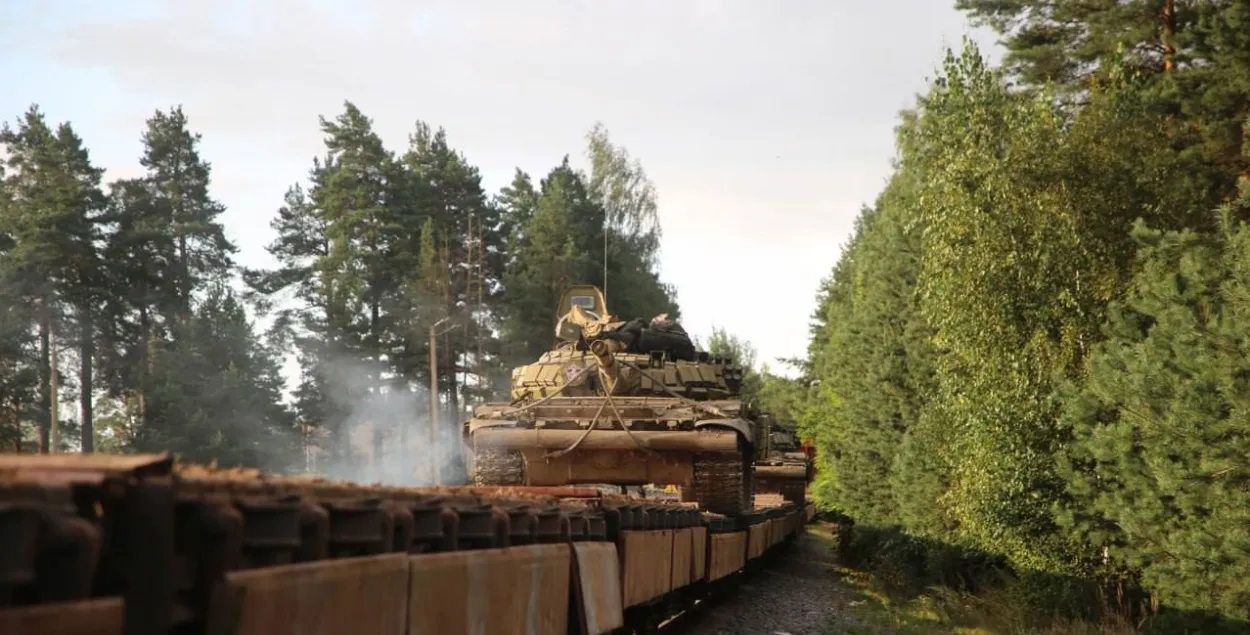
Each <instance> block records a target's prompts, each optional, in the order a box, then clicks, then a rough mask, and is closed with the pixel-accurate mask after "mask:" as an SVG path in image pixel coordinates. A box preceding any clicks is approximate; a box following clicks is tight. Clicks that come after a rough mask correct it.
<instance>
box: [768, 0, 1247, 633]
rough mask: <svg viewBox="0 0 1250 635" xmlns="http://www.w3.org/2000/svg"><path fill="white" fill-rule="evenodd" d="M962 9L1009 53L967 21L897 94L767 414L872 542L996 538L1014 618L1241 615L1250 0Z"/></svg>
mask: <svg viewBox="0 0 1250 635" xmlns="http://www.w3.org/2000/svg"><path fill="white" fill-rule="evenodd" d="M956 6H957V7H958V8H959V9H961V10H963V11H965V12H966V13H967V14H968V15H969V16H970V17H971V18H973V20H974V21H975V22H977V23H979V24H982V25H985V26H989V27H991V28H993V29H994V30H996V31H997V32H998V34H999V35H1000V36H1001V37H1002V42H1003V44H1004V46H1005V48H1006V57H1005V59H1004V63H1003V66H1002V67H993V66H991V65H990V64H989V63H987V62H986V61H985V59H984V58H983V57H982V55H981V54H980V52H979V51H978V50H977V49H976V47H975V46H973V45H972V44H970V43H967V42H965V47H964V50H963V51H962V52H949V53H948V56H947V59H946V60H945V63H944V65H943V67H942V70H941V72H939V73H938V75H937V77H936V79H934V80H933V81H932V82H931V85H930V87H929V89H928V91H927V93H925V94H924V95H923V96H921V97H920V98H919V99H918V100H917V103H916V105H915V107H914V108H912V109H910V110H908V111H905V112H904V113H903V114H902V116H901V117H900V123H899V125H898V128H897V140H896V153H897V154H896V159H895V165H894V173H893V175H892V177H891V178H890V180H889V181H888V184H887V185H886V187H885V189H884V191H883V192H882V193H881V194H880V196H879V197H878V198H877V199H876V201H875V202H874V203H873V204H872V205H869V206H865V208H864V209H863V211H862V213H861V214H860V217H859V219H858V222H857V225H856V228H855V232H854V235H853V236H852V238H851V239H850V240H849V241H848V242H847V243H846V245H845V246H844V248H843V250H842V253H841V255H840V259H839V261H838V263H837V265H836V266H835V267H834V269H833V271H832V272H831V275H830V276H829V277H828V278H827V279H826V281H825V283H824V285H823V289H822V290H821V292H820V294H819V296H818V302H819V308H818V310H817V311H816V312H815V314H814V315H813V322H812V339H811V343H810V346H809V350H808V356H807V358H806V360H805V366H804V377H803V378H802V379H801V380H797V381H791V382H783V385H780V386H773V387H772V390H773V394H774V397H773V401H772V402H771V403H772V405H773V408H774V409H775V410H778V411H783V412H785V413H786V414H785V416H787V417H790V418H793V419H796V420H798V421H799V422H800V425H801V429H802V430H803V431H804V433H805V434H806V435H807V436H809V437H811V438H813V439H814V440H815V443H816V445H817V456H818V459H819V470H820V477H819V480H818V482H817V483H816V484H815V487H814V491H815V495H816V496H817V498H818V499H819V501H820V502H821V504H822V505H823V506H824V507H825V508H827V509H831V510H836V511H837V512H838V513H839V514H842V515H844V516H845V517H846V518H848V522H851V521H853V523H854V525H855V529H854V530H853V532H854V533H855V534H856V535H859V536H869V535H872V534H874V532H876V533H875V535H878V536H893V538H885V539H883V540H882V541H881V542H878V543H875V544H865V545H863V547H864V549H865V552H866V553H870V554H872V553H875V555H873V556H872V557H873V558H877V560H876V562H878V563H882V562H885V560H884V559H888V557H889V554H890V553H893V554H894V555H896V556H898V559H899V560H898V561H899V562H902V563H904V564H900V565H899V566H901V567H903V568H904V569H906V570H909V571H912V572H914V573H916V574H917V575H919V576H921V577H922V578H924V579H926V580H962V581H963V583H964V584H968V581H969V580H972V579H975V572H974V571H973V568H974V567H973V565H972V564H969V565H968V567H970V568H965V569H960V566H961V565H957V563H959V562H962V561H963V560H961V559H962V558H963V557H964V556H965V555H968V554H982V556H984V557H988V558H990V559H999V560H1001V561H1003V562H1005V563H1007V564H1008V565H1009V568H1010V569H1011V571H1013V572H1014V575H1015V576H1016V579H1017V581H1016V583H1015V586H1013V587H1012V589H1013V593H1016V595H1014V596H1013V598H1014V600H1013V602H1014V603H1016V604H1018V605H1019V606H1021V607H1025V608H1026V609H1027V611H1025V613H1022V614H1027V615H1028V618H1027V619H1028V623H1030V624H1034V625H1035V626H1036V629H1037V630H1036V631H1032V630H1028V629H1027V628H1026V629H1025V630H1028V632H1052V631H1049V630H1045V628H1047V627H1046V626H1045V624H1046V623H1047V621H1048V620H1050V619H1052V618H1053V617H1055V616H1075V617H1092V616H1096V615H1099V614H1102V615H1103V616H1104V617H1107V616H1117V619H1121V620H1124V621H1125V622H1126V623H1128V624H1129V625H1130V626H1133V625H1136V624H1143V623H1144V624H1146V625H1147V627H1149V628H1157V629H1158V631H1159V632H1196V631H1193V630H1186V629H1193V628H1200V629H1203V630H1202V632H1216V631H1218V630H1219V629H1220V628H1230V629H1231V630H1232V631H1234V632H1244V629H1245V628H1247V627H1248V624H1250V622H1248V620H1250V582H1247V580H1250V469H1247V467H1246V466H1247V456H1250V402H1248V401H1247V399H1248V396H1250V391H1248V390H1247V388H1248V387H1250V384H1248V383H1247V381H1248V378H1250V227H1248V226H1247V221H1248V220H1250V1H1247V0H1218V1H1214V2H1186V1H1183V0H1157V1H1146V0H1134V1H1131V2H1116V3H1093V4H1090V3H1087V2H1077V1H1075V0H1058V1H1049V0H1048V1H1045V2H1043V1H1042V0H1007V1H1002V0H958V2H957V3H956ZM809 386H812V387H809ZM934 545H944V546H945V547H943V548H942V549H937V548H935V547H934ZM961 554H963V555H961ZM973 561H975V562H979V563H981V564H984V563H985V562H987V560H985V559H984V558H981V559H975V558H974V559H972V560H968V561H967V562H968V563H972V562H973ZM976 566H980V565H976ZM926 576H927V577H926ZM972 586H976V585H975V584H972ZM1186 616H1187V617H1186ZM1181 617H1186V619H1189V618H1193V619H1196V620H1198V621H1197V622H1189V623H1186V624H1188V625H1182V622H1177V621H1169V620H1173V619H1178V620H1179V619H1181ZM1195 624H1196V625H1197V626H1195ZM1238 629H1242V630H1238ZM1022 632H1023V631H1022Z"/></svg>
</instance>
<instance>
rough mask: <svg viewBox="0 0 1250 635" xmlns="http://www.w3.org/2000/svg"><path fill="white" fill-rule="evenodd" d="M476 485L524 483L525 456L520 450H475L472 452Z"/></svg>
mask: <svg viewBox="0 0 1250 635" xmlns="http://www.w3.org/2000/svg"><path fill="white" fill-rule="evenodd" d="M473 482H474V483H475V484H477V485H524V484H525V457H524V456H522V455H521V452H520V450H494V449H491V450H486V449H483V450H477V451H476V452H474V453H473Z"/></svg>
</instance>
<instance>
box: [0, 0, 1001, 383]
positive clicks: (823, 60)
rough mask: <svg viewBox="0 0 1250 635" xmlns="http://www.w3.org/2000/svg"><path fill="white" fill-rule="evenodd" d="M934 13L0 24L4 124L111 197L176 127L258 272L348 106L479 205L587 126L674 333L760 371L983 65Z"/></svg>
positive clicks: (285, 17)
mask: <svg viewBox="0 0 1250 635" xmlns="http://www.w3.org/2000/svg"><path fill="white" fill-rule="evenodd" d="M953 4H954V2H953V0H877V1H874V2H864V1H862V0H861V1H855V2H852V1H850V0H774V1H771V2H765V1H763V0H758V1H757V0H750V1H748V0H724V1H715V0H685V1H680V2H678V1H674V0H633V1H623V0H621V1H618V0H597V1H591V0H526V1H525V2H516V1H515V0H460V1H458V2H437V1H419V0H408V1H404V0H353V1H351V2H347V1H346V0H252V1H250V2H244V1H238V0H211V1H210V0H166V1H165V2H158V1H155V0H147V1H142V0H112V1H110V2H99V1H98V0H95V1H91V2H88V1H82V0H56V1H55V2H40V1H39V0H0V78H3V86H4V88H3V90H2V91H0V117H3V119H5V120H7V121H11V122H12V121H15V120H16V119H17V117H18V116H19V115H20V114H21V113H22V112H23V111H24V110H25V109H26V108H27V107H29V106H30V105H31V104H32V103H37V104H39V106H40V107H41V109H42V110H43V111H44V112H45V113H46V115H47V116H48V118H49V119H50V120H51V121H53V122H59V121H70V122H71V123H72V124H73V125H74V128H75V130H76V131H77V132H78V134H79V135H80V136H82V137H83V139H84V140H85V142H86V143H87V146H88V147H89V148H90V150H91V152H92V159H93V161H94V162H95V163H96V164H97V165H100V166H103V167H106V168H107V170H108V171H107V172H106V179H108V180H112V179H115V178H122V177H128V176H136V175H138V174H139V173H140V172H141V168H140V167H139V165H138V157H139V156H140V153H141V143H140V135H141V132H142V130H143V127H144V120H145V119H146V118H148V117H149V116H151V115H152V113H153V112H154V111H155V110H156V109H167V108H169V107H172V106H175V105H181V106H182V107H183V109H184V111H185V113H186V114H187V116H188V117H189V119H190V124H191V126H192V128H194V129H195V131H197V132H199V133H201V134H202V135H203V141H202V145H201V151H202V154H203V156H204V157H205V158H206V159H207V160H208V161H209V162H211V164H212V166H213V194H214V195H215V197H216V198H217V199H218V200H220V201H221V202H222V203H224V204H225V205H226V206H227V208H228V211H227V213H226V214H225V215H224V218H223V223H224V224H225V226H226V230H227V232H228V235H229V236H230V237H231V238H232V239H233V240H234V241H235V243H236V244H237V245H238V246H239V248H240V253H239V255H238V260H239V261H240V263H241V264H244V265H246V266H253V267H254V266H265V265H268V264H271V263H272V260H271V259H270V257H269V256H268V254H267V253H266V252H265V245H266V244H268V243H269V242H270V241H271V240H272V238H273V236H274V234H273V232H272V230H271V229H270V228H269V221H270V219H271V218H272V217H273V216H274V214H275V212H276V210H277V208H278V207H279V205H280V204H281V202H282V196H283V193H284V192H285V191H286V190H287V188H288V187H289V186H291V185H292V184H294V183H297V182H301V181H302V180H303V179H304V178H305V177H306V175H307V172H308V169H309V167H310V166H311V163H312V158H313V157H314V156H317V155H319V154H321V152H322V135H321V133H320V131H319V129H318V116H319V115H325V116H327V117H333V116H334V115H336V114H338V113H339V112H341V111H342V108H343V103H344V100H350V101H352V102H353V103H355V104H356V105H357V106H358V107H360V108H361V110H362V111H364V113H365V114H366V115H368V116H369V117H371V118H372V119H373V121H374V124H375V128H376V130H377V131H378V132H379V134H380V135H381V136H382V138H383V140H384V141H385V142H386V143H387V144H388V145H389V147H390V148H391V149H392V150H396V151H402V150H404V149H405V148H406V146H407V138H408V134H409V132H410V131H411V130H412V129H413V127H414V124H415V122H417V121H418V120H420V121H425V122H427V123H429V124H431V125H433V126H435V127H438V126H442V127H444V128H445V129H446V131H447V135H448V139H449V142H450V143H451V145H452V146H453V147H455V148H457V149H458V150H460V151H461V152H463V153H464V154H465V156H466V157H467V158H468V159H469V161H470V162H472V163H474V164H475V165H477V166H478V167H479V168H480V170H481V172H482V175H483V181H484V185H485V186H486V187H487V189H488V190H489V191H497V190H498V188H499V187H502V186H503V185H506V184H507V182H508V181H510V180H511V178H512V175H513V172H514V171H515V169H516V168H518V167H519V168H521V169H523V170H525V171H527V172H529V173H530V174H531V175H532V176H534V177H535V178H536V179H537V178H540V177H541V176H543V175H545V174H546V172H547V171H548V170H550V169H551V168H552V167H554V166H555V165H557V164H558V163H559V162H560V160H561V159H562V158H563V156H564V155H566V154H567V155H570V159H571V160H572V161H573V162H574V163H575V164H579V165H583V164H584V163H583V152H584V148H585V134H586V133H587V132H588V131H589V130H590V129H591V127H592V126H593V125H594V124H595V123H596V122H602V123H603V124H604V125H605V126H606V127H607V129H608V130H609V133H610V136H611V139H612V141H613V142H614V143H616V144H618V145H622V146H624V147H625V148H626V149H627V150H628V151H629V153H630V154H631V155H632V156H633V157H635V158H637V159H638V160H640V161H641V163H642V165H643V167H644V169H645V170H646V172H647V174H648V176H649V177H650V178H651V180H652V181H653V182H654V183H655V186H656V189H657V192H658V199H659V217H660V222H661V226H662V228H663V232H664V234H663V241H662V245H661V254H660V267H661V278H662V279H663V280H664V281H665V282H668V283H671V284H674V285H675V286H676V288H677V292H678V301H679V303H680V305H681V310H682V315H683V324H684V326H685V327H686V329H687V330H688V331H690V332H691V333H693V334H695V335H698V336H701V337H703V338H706V336H707V334H708V333H710V331H711V329H712V327H713V326H718V327H721V328H724V329H727V330H728V331H729V332H731V333H733V334H735V335H737V336H739V337H741V338H744V339H746V340H748V341H750V342H751V343H752V344H753V345H754V346H755V348H756V349H757V351H758V358H759V360H760V361H762V362H765V363H768V364H769V365H770V366H773V367H774V368H775V361H774V360H775V359H777V358H784V357H802V356H803V355H804V352H805V350H806V347H807V341H808V335H809V334H808V323H809V320H810V317H811V314H812V312H813V310H814V309H815V297H816V292H817V290H818V288H819V286H820V283H821V280H822V278H824V277H825V276H826V275H828V273H829V272H830V271H831V269H832V267H833V265H834V263H835V262H836V261H837V258H838V254H839V251H840V249H841V247H842V245H843V244H844V243H845V242H846V240H847V239H848V238H849V235H850V231H851V229H852V227H853V223H854V219H855V217H856V215H857V214H858V213H859V210H860V208H861V207H862V206H863V205H866V204H871V203H872V202H873V200H874V199H875V198H876V196H877V194H878V192H880V190H881V189H882V187H883V186H884V184H885V181H886V179H887V178H888V176H889V173H890V161H891V159H892V157H893V156H894V126H895V124H896V123H897V114H898V112H899V111H900V110H901V109H904V108H907V107H910V106H911V105H913V104H914V102H915V97H916V95H917V94H919V93H922V92H923V91H924V90H925V88H926V85H927V81H928V80H929V79H930V78H932V77H933V75H934V74H935V72H936V71H937V69H938V68H939V67H940V64H941V61H942V56H943V53H944V50H945V48H947V47H950V48H955V49H958V48H959V46H960V43H961V39H962V38H963V37H965V36H968V37H971V38H972V39H974V40H975V41H977V42H978V43H979V44H980V46H981V47H982V50H983V51H985V52H986V53H987V54H989V56H990V57H991V58H992V59H996V58H997V51H996V50H995V49H994V45H993V42H994V38H993V37H992V36H991V35H988V34H986V33H984V32H982V31H979V30H975V29H973V28H972V27H971V26H970V25H969V24H968V23H967V22H966V20H965V19H964V17H963V16H962V15H961V14H959V13H957V12H956V11H955V10H954V9H953V8H952V6H953ZM590 282H598V281H590ZM610 284H611V281H609V285H610ZM778 370H780V369H778Z"/></svg>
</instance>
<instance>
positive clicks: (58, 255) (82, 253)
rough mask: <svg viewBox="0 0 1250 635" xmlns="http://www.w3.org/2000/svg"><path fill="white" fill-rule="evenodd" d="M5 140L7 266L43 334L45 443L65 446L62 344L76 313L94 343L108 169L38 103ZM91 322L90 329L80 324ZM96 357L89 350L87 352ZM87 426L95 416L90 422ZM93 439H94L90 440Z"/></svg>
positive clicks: (1, 138) (8, 129)
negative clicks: (94, 160)
mask: <svg viewBox="0 0 1250 635" xmlns="http://www.w3.org/2000/svg"><path fill="white" fill-rule="evenodd" d="M0 143H3V144H4V145H5V147H6V149H7V150H8V153H9V157H8V160H7V163H8V167H9V169H10V171H11V174H10V176H9V177H8V180H7V181H8V192H9V195H8V196H9V202H8V205H7V208H8V213H7V214H6V216H7V218H8V222H7V223H6V224H7V225H8V228H7V231H6V232H5V233H7V234H8V236H9V237H10V241H11V242H12V248H11V249H9V250H8V251H7V252H6V254H5V256H6V260H7V261H8V264H7V265H6V266H5V267H4V269H5V271H6V272H7V273H8V274H9V275H11V276H12V278H10V280H12V281H13V285H14V286H13V287H12V289H13V291H12V293H13V295H12V296H11V297H19V298H22V300H23V301H24V302H25V303H29V305H30V306H32V307H33V310H34V317H35V321H36V322H37V324H38V332H39V349H40V350H39V357H40V364H39V365H40V387H41V388H40V395H39V404H40V410H41V412H39V415H38V418H39V419H40V420H41V430H40V448H41V449H43V451H45V452H46V451H48V450H49V449H54V450H56V451H59V450H60V449H61V446H62V443H61V436H60V424H61V421H60V418H61V417H60V413H59V405H60V401H61V392H60V386H59V383H60V381H59V380H60V375H61V369H60V355H59V352H58V347H59V346H58V345H59V344H60V343H61V342H62V341H72V334H73V333H74V323H73V321H72V319H71V317H70V314H71V313H73V312H76V313H77V315H78V317H79V318H80V320H82V323H80V324H79V325H78V326H79V327H80V329H79V343H80V348H84V347H85V348H86V349H87V350H88V351H90V350H91V348H92V347H93V341H92V335H93V330H94V327H93V325H92V319H91V316H92V314H93V313H94V311H95V306H94V305H95V303H96V300H97V299H98V294H99V275H98V274H99V254H98V249H99V239H100V234H101V228H100V222H101V221H100V213H101V210H102V208H103V201H104V198H103V194H102V193H101V191H100V188H99V184H100V178H101V174H102V170H100V169H98V168H96V167H94V166H92V165H91V162H90V158H89V157H88V154H87V151H86V150H85V149H84V148H83V145H82V141H81V139H79V138H78V136H77V135H76V134H75V133H74V131H73V129H72V128H71V127H70V126H69V124H61V125H60V126H58V127H57V129H56V130H55V131H54V130H53V129H52V128H51V127H49V126H48V124H47V122H46V120H45V119H44V116H43V113H42V112H41V111H40V110H39V109H38V107H37V106H32V107H31V108H30V109H29V110H27V112H26V114H25V115H24V117H23V118H22V119H21V120H20V121H19V122H18V124H17V127H16V128H14V127H12V126H9V125H7V124H6V125H5V127H4V129H3V131H0ZM83 324H85V325H86V328H85V329H82V328H81V327H82V325H83ZM87 357H88V358H90V354H88V355H87ZM83 371H84V374H85V376H86V378H87V379H88V386H87V388H86V389H84V390H83V393H84V397H83V399H84V406H85V407H84V408H83V413H84V415H85V416H87V417H89V416H90V381H89V380H90V374H91V372H90V362H84V364H83ZM84 423H85V424H86V425H85V426H84V427H85V428H89V425H90V421H89V420H87V421H86V422H84ZM89 440H90V439H89V438H88V441H89Z"/></svg>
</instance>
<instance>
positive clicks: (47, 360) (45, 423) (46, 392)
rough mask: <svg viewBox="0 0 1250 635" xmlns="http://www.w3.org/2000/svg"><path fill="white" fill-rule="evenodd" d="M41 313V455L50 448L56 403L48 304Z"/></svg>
mask: <svg viewBox="0 0 1250 635" xmlns="http://www.w3.org/2000/svg"><path fill="white" fill-rule="evenodd" d="M40 305H41V306H40V311H39V394H40V397H41V401H42V402H43V403H42V404H40V410H42V411H43V412H41V413H40V417H39V453H40V454H47V453H48V450H49V448H50V445H49V439H48V435H49V433H50V432H51V428H52V418H51V416H50V414H51V408H50V407H49V403H51V402H55V401H56V399H55V398H54V397H52V370H51V369H52V350H51V343H52V341H51V340H52V334H51V326H50V324H49V320H48V311H47V303H46V302H41V303H40Z"/></svg>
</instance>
